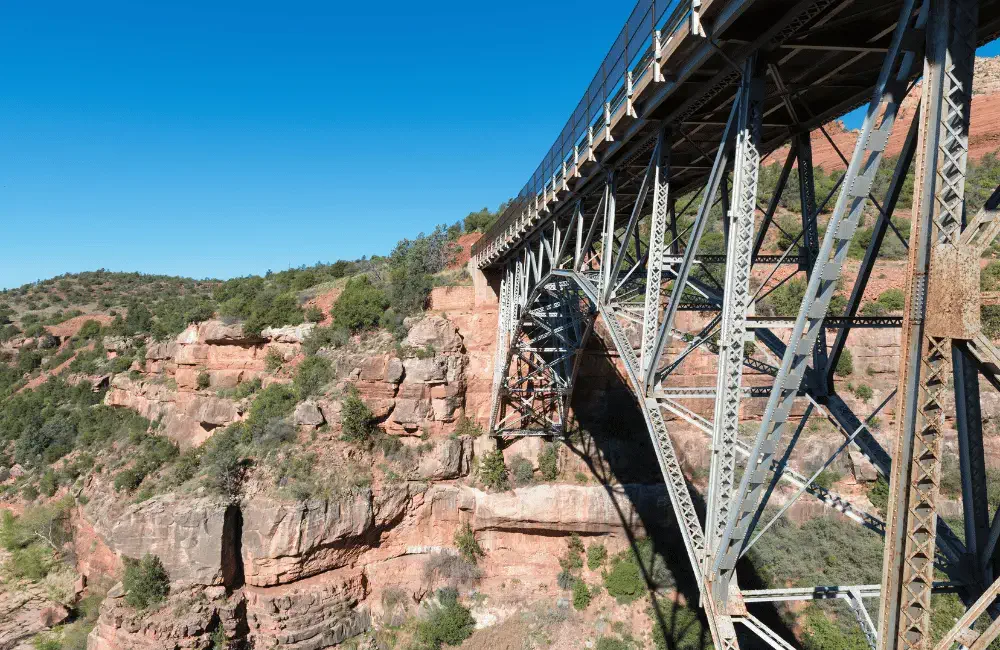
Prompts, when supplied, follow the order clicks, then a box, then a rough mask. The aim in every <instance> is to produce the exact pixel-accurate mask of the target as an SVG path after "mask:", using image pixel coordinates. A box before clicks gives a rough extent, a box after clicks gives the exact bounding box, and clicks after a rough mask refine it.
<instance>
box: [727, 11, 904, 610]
mask: <svg viewBox="0 0 1000 650" xmlns="http://www.w3.org/2000/svg"><path fill="white" fill-rule="evenodd" d="M913 5H914V1H913V0H907V1H906V2H904V6H903V10H902V11H901V12H900V20H899V23H898V26H897V28H896V31H895V33H894V35H893V41H892V46H891V47H890V51H889V54H888V55H887V56H886V59H885V62H884V64H883V68H882V72H881V74H880V77H879V83H878V85H877V86H876V88H875V90H874V93H873V96H872V101H871V103H870V105H869V108H868V114H867V115H866V117H865V120H864V126H863V128H862V130H861V134H860V137H859V138H858V145H857V147H856V148H855V151H854V155H853V157H852V159H851V164H850V165H849V166H848V169H847V173H846V174H845V176H844V178H845V181H844V184H843V186H842V189H841V193H840V196H839V198H838V199H837V205H836V207H835V208H834V211H833V215H832V216H831V218H830V222H829V225H828V226H827V231H826V236H825V237H824V240H823V245H822V247H821V248H820V251H819V256H818V258H817V261H816V265H815V267H814V269H813V274H812V276H811V277H810V278H809V283H808V285H807V287H806V294H805V297H804V298H803V301H802V306H801V308H800V310H799V315H798V317H797V320H796V325H795V328H794V329H793V330H792V334H791V336H790V340H789V344H788V346H787V349H786V351H785V354H784V357H783V359H782V364H781V369H780V371H779V373H778V376H777V378H776V380H775V389H774V392H772V394H771V398H770V399H769V400H768V405H767V409H766V410H765V412H764V417H763V418H762V421H761V427H760V430H759V432H758V435H757V439H756V441H755V443H754V448H753V452H752V454H751V457H750V458H749V459H748V465H747V470H746V472H745V473H744V475H743V479H742V481H741V483H740V488H739V491H738V492H737V493H736V496H735V497H734V498H736V499H738V506H737V507H735V508H734V509H733V510H732V514H731V515H730V518H729V521H728V522H727V525H726V531H725V533H724V535H723V540H722V543H721V544H720V546H719V552H718V554H717V555H716V557H715V563H714V570H715V572H716V573H717V576H716V581H717V582H716V586H715V587H714V589H713V593H714V594H715V597H716V598H728V595H727V594H728V591H729V589H728V585H729V584H730V582H731V581H732V579H733V575H734V573H735V570H736V561H737V559H738V558H739V555H740V551H741V549H742V547H743V545H744V544H745V543H746V542H747V541H748V540H747V539H746V537H747V534H748V530H749V527H750V524H751V521H752V519H753V517H754V513H756V511H757V507H758V505H759V503H760V498H761V496H762V493H763V489H764V485H765V483H766V480H767V472H768V468H769V467H770V461H771V458H772V457H773V456H774V453H775V450H776V449H777V444H778V442H779V440H780V438H781V434H782V430H783V427H784V424H785V421H786V420H787V418H788V414H789V412H790V411H791V407H792V403H793V401H794V399H795V395H796V393H797V392H798V390H799V386H800V385H801V383H802V378H803V375H804V374H805V370H806V366H807V363H808V361H809V360H810V359H811V358H812V352H813V349H814V346H815V344H816V339H817V337H818V336H819V333H820V331H821V330H822V322H823V318H824V317H825V316H826V311H827V307H828V306H829V304H830V300H831V298H832V297H833V294H834V292H835V291H836V286H837V281H838V280H839V278H840V271H841V268H842V266H843V263H844V260H845V259H846V257H847V250H848V247H849V245H850V242H851V239H852V238H853V237H854V232H855V230H856V229H857V225H858V220H859V219H860V217H861V213H862V212H863V210H864V207H865V204H866V202H867V197H868V193H869V190H870V187H871V183H872V181H873V180H874V175H875V173H876V171H877V170H878V167H879V163H880V162H881V159H882V156H883V154H884V151H885V146H886V143H887V142H888V138H889V134H890V133H891V130H892V125H893V123H894V122H895V117H896V114H897V112H898V109H899V104H900V103H901V102H902V100H903V90H904V89H905V84H906V80H907V79H909V77H910V75H911V74H912V73H913V71H914V70H913V66H914V63H915V61H916V59H917V56H916V54H915V53H914V52H913V51H912V48H913V47H914V46H913V33H914V30H915V29H919V28H920V27H922V25H921V24H915V23H914V22H913V19H912V18H911V15H912V13H913Z"/></svg>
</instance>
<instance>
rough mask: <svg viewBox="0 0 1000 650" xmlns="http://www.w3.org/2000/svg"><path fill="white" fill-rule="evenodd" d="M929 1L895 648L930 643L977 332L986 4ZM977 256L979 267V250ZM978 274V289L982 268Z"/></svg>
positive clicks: (887, 615)
mask: <svg viewBox="0 0 1000 650" xmlns="http://www.w3.org/2000/svg"><path fill="white" fill-rule="evenodd" d="M929 5H930V14H929V17H928V23H927V28H926V33H927V50H926V56H925V64H924V76H923V98H922V100H921V115H920V120H921V123H920V133H919V143H918V146H917V152H918V154H917V165H916V179H915V185H914V193H913V195H914V205H913V221H912V227H911V233H910V256H909V273H908V277H907V295H906V308H905V312H904V314H905V315H904V320H903V339H902V345H901V347H900V350H901V358H900V372H899V393H898V394H899V396H900V397H899V398H898V399H899V408H898V414H899V416H898V418H897V431H896V444H895V459H894V463H893V472H892V480H891V489H890V495H889V516H888V517H887V530H886V548H885V562H884V573H883V578H882V580H883V582H882V594H883V599H882V608H883V609H882V615H881V620H880V622H879V623H880V624H879V627H880V635H879V636H880V638H879V647H880V648H883V649H885V650H888V649H895V648H914V649H917V648H921V649H922V648H926V647H927V646H928V644H929V643H930V631H931V622H930V615H931V612H930V605H931V587H932V584H933V580H934V549H935V543H936V534H937V497H938V490H939V487H940V481H941V436H942V434H943V431H942V429H943V424H944V416H943V409H942V406H943V405H942V401H943V399H944V396H945V393H946V391H947V388H946V376H945V373H946V370H947V366H948V360H949V357H950V356H951V350H950V347H951V344H950V341H949V339H951V338H967V337H968V336H970V334H969V332H968V331H967V329H968V327H967V326H968V325H969V323H967V322H966V319H965V318H963V316H964V315H965V313H964V312H963V311H962V308H961V306H962V305H963V303H966V302H967V300H966V299H965V297H964V296H963V290H965V289H967V288H968V287H967V285H968V278H966V277H965V275H966V272H967V270H966V269H964V268H963V267H964V266H967V265H968V263H969V261H970V260H968V259H966V258H967V257H968V251H963V250H962V247H961V246H960V245H959V236H960V234H961V228H962V224H963V222H964V209H965V205H964V204H965V172H966V162H967V157H968V126H969V108H970V104H971V95H972V68H973V61H974V55H975V31H976V23H977V20H978V8H977V2H976V0H930V2H929ZM971 261H972V264H973V265H975V269H976V270H978V259H977V258H973V260H971ZM975 284H976V286H975V291H976V293H978V274H977V275H976V278H975ZM929 299H932V300H933V301H934V304H935V311H934V312H933V313H932V314H927V310H926V307H927V303H928V301H929ZM952 301H954V302H952ZM956 305H959V310H958V311H957V312H956V311H955V310H954V309H953V308H954V307H955V306H956ZM976 306H977V307H978V301H977V302H976ZM977 314H978V311H977ZM925 317H926V318H925Z"/></svg>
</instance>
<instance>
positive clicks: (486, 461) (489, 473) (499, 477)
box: [479, 449, 510, 491]
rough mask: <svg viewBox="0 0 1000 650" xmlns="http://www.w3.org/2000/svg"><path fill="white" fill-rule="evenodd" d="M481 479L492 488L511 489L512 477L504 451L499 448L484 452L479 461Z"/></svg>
mask: <svg viewBox="0 0 1000 650" xmlns="http://www.w3.org/2000/svg"><path fill="white" fill-rule="evenodd" d="M479 480H480V481H482V483H483V485H485V486H486V487H487V488H489V489H491V490H501V491H503V490H509V489H510V478H509V477H508V474H507V465H506V463H504V460H503V452H502V451H500V450H499V449H498V450H497V451H491V452H487V453H485V454H483V457H482V459H480V461H479Z"/></svg>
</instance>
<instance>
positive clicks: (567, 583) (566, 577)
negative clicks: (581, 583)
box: [556, 569, 576, 591]
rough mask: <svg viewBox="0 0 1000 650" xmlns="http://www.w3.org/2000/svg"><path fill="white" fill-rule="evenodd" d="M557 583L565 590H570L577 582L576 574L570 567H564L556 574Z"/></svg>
mask: <svg viewBox="0 0 1000 650" xmlns="http://www.w3.org/2000/svg"><path fill="white" fill-rule="evenodd" d="M556 584H557V585H559V588H560V589H562V590H564V591H569V590H570V589H572V588H573V585H575V584H576V576H575V575H573V572H572V571H570V570H569V569H563V570H562V571H560V572H559V575H558V576H556Z"/></svg>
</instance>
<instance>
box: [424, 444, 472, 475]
mask: <svg viewBox="0 0 1000 650" xmlns="http://www.w3.org/2000/svg"><path fill="white" fill-rule="evenodd" d="M471 463H472V445H471V444H468V445H466V444H465V442H464V441H463V440H462V439H460V438H446V439H444V440H440V441H438V443H437V444H436V445H434V448H433V449H432V450H431V451H429V452H427V453H425V454H423V455H422V456H421V457H420V461H419V462H418V463H417V468H416V478H417V479H422V480H446V479H454V478H458V477H460V476H463V475H465V474H467V473H468V471H469V467H470V466H471Z"/></svg>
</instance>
